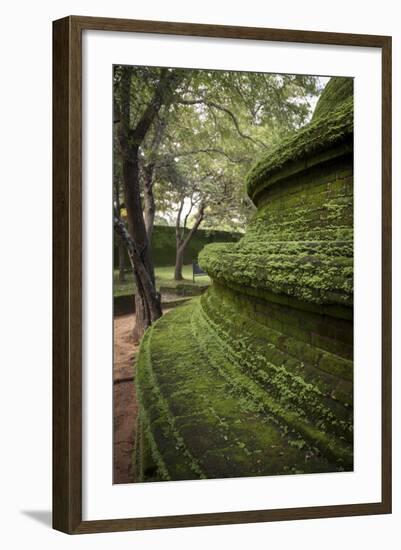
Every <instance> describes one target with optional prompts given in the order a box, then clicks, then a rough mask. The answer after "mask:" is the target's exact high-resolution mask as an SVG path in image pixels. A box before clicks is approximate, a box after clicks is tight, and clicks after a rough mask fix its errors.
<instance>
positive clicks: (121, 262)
mask: <svg viewBox="0 0 401 550" xmlns="http://www.w3.org/2000/svg"><path fill="white" fill-rule="evenodd" d="M118 280H119V282H120V283H125V246H124V242H123V241H122V239H121V238H120V237H118Z"/></svg>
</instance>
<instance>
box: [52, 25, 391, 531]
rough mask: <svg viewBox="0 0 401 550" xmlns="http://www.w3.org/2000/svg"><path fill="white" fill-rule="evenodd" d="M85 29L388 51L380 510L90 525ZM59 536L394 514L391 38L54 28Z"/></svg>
mask: <svg viewBox="0 0 401 550" xmlns="http://www.w3.org/2000/svg"><path fill="white" fill-rule="evenodd" d="M84 30H103V31H124V32H129V33H153V34H167V35H181V36H195V37H210V38H212V37H218V38H236V39H241V40H266V41H279V42H292V43H300V44H302V43H303V44H305V43H306V44H325V45H347V46H358V47H361V48H378V49H379V50H381V57H382V419H381V421H382V448H381V455H382V497H381V500H380V501H379V502H372V503H363V504H344V505H330V506H315V507H305V508H285V509H274V510H271V509H270V510H254V511H235V512H221V513H205V514H195V515H194V514H192V515H180V516H163V517H136V518H130V519H104V520H94V521H83V520H82V305H81V301H82V240H81V234H82V204H81V193H82V188H81V170H82V164H81V145H82V143H81V126H82V88H81V72H82V43H81V36H82V31H84ZM53 301H54V302H53V303H54V305H53V527H54V528H55V529H57V530H60V531H63V532H65V533H69V534H79V533H96V532H110V531H128V530H138V529H158V528H170V527H188V526H202V525H222V524H236V523H252V522H267V521H283V520H294V519H311V518H328V517H339V516H358V515H369V514H386V513H390V512H391V38H390V37H388V36H373V35H358V34H339V33H329V32H327V33H326V32H311V31H301V30H284V29H283V30H281V29H267V28H249V27H230V26H219V25H200V24H187V23H173V22H154V21H139V20H123V19H107V18H96V17H79V16H71V17H65V18H63V19H60V20H57V21H54V23H53Z"/></svg>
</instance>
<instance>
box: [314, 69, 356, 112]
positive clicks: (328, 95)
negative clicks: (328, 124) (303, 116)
mask: <svg viewBox="0 0 401 550" xmlns="http://www.w3.org/2000/svg"><path fill="white" fill-rule="evenodd" d="M353 94H354V79H353V78H344V77H341V76H337V77H333V78H331V79H330V80H329V82H328V83H327V84H326V86H325V88H324V90H323V92H322V94H321V96H320V98H319V101H318V102H317V105H316V107H315V111H314V113H313V120H316V119H317V118H319V117H321V116H325V115H327V114H329V113H330V112H331V111H332V110H333V109H336V108H337V107H338V106H339V105H341V104H342V103H344V101H346V100H348V99H350V98H352V97H353Z"/></svg>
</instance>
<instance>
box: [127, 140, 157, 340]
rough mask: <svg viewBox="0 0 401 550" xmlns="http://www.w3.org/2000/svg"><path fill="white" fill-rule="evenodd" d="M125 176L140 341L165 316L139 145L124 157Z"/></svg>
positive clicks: (135, 335)
mask: <svg viewBox="0 0 401 550" xmlns="http://www.w3.org/2000/svg"><path fill="white" fill-rule="evenodd" d="M123 176H124V194H125V205H126V208H127V218H128V232H129V234H130V236H131V237H132V239H133V242H134V243H135V246H136V248H137V250H138V255H137V256H134V258H133V266H134V275H135V282H136V297H135V306H136V310H135V316H136V327H135V330H134V337H135V339H136V340H139V339H140V338H141V337H142V336H143V334H144V332H145V330H146V329H147V328H148V327H149V326H150V325H151V323H152V322H153V321H155V320H156V319H158V318H159V317H161V315H162V310H161V300H160V295H159V294H158V293H157V292H156V287H155V276H154V269H153V263H152V259H151V255H150V247H149V241H148V236H147V233H146V227H145V222H144V218H143V213H142V205H141V200H140V192H139V173H138V149H137V148H134V149H133V150H132V151H131V154H130V156H129V157H128V158H127V157H125V158H124V161H123ZM145 279H147V280H145Z"/></svg>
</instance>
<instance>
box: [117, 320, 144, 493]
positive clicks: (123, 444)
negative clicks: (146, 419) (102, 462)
mask: <svg viewBox="0 0 401 550" xmlns="http://www.w3.org/2000/svg"><path fill="white" fill-rule="evenodd" d="M134 324H135V314H131V315H122V316H121V317H116V318H115V319H114V365H113V418H114V422H113V482H114V483H133V481H134V479H133V475H132V457H133V450H134V444H135V428H136V418H137V414H138V405H137V401H136V395H135V386H134V382H133V380H134V368H135V366H134V364H135V356H136V353H137V351H138V346H137V345H136V344H135V343H134V340H133V338H132V330H133V327H134Z"/></svg>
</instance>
